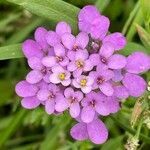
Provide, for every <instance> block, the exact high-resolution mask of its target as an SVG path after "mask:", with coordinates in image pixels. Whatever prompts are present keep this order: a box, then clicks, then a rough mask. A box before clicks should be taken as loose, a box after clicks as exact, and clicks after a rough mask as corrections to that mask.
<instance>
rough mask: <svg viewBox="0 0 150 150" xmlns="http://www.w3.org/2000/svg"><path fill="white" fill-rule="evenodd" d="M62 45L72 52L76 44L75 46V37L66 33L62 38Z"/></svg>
mask: <svg viewBox="0 0 150 150" xmlns="http://www.w3.org/2000/svg"><path fill="white" fill-rule="evenodd" d="M61 40H62V43H63V45H64V46H65V47H66V48H67V49H69V50H72V48H73V46H74V44H75V37H74V36H73V35H72V34H69V33H65V34H64V35H63V36H62V37H61Z"/></svg>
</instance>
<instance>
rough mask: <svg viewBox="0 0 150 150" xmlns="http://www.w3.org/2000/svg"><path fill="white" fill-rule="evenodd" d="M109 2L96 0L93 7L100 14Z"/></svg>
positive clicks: (107, 0)
mask: <svg viewBox="0 0 150 150" xmlns="http://www.w3.org/2000/svg"><path fill="white" fill-rule="evenodd" d="M109 2H110V0H97V1H96V2H95V6H96V7H97V8H98V9H99V10H100V11H101V12H102V11H104V9H105V8H106V7H107V5H108V4H109Z"/></svg>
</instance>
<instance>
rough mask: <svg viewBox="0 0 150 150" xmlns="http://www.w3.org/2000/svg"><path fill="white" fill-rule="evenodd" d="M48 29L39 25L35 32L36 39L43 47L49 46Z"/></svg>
mask: <svg viewBox="0 0 150 150" xmlns="http://www.w3.org/2000/svg"><path fill="white" fill-rule="evenodd" d="M47 32H48V31H47V30H46V29H45V28H43V27H38V28H37V29H36V31H35V33H34V37H35V40H36V41H37V42H38V43H39V44H40V46H41V47H42V48H43V49H47V48H48V43H47V41H46V34H47Z"/></svg>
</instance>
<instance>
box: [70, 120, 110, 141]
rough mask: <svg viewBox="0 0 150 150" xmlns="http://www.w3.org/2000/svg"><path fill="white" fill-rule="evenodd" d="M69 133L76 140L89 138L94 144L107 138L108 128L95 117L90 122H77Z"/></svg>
mask: <svg viewBox="0 0 150 150" xmlns="http://www.w3.org/2000/svg"><path fill="white" fill-rule="evenodd" d="M70 134H71V136H72V137H73V138H74V139H76V140H79V141H83V140H87V139H89V140H91V141H92V142H93V143H95V144H102V143H104V142H105V141H106V140H107V138H108V130H107V128H106V126H105V124H104V123H103V122H102V121H101V120H99V119H95V120H93V121H92V122H90V123H83V122H79V123H77V124H76V125H74V126H73V127H72V128H71V131H70Z"/></svg>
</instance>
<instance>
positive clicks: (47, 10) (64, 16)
mask: <svg viewBox="0 0 150 150" xmlns="http://www.w3.org/2000/svg"><path fill="white" fill-rule="evenodd" d="M8 1H9V2H11V3H15V4H18V5H20V6H22V7H24V8H25V9H27V10H28V11H30V12H32V13H34V14H36V15H38V16H40V17H44V18H47V19H49V20H53V21H55V22H59V21H66V22H68V23H69V24H71V26H72V28H73V31H74V32H77V30H78V29H77V15H78V12H79V8H77V7H75V6H73V5H71V4H69V3H66V2H64V1H61V0H44V1H41V0H8Z"/></svg>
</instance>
